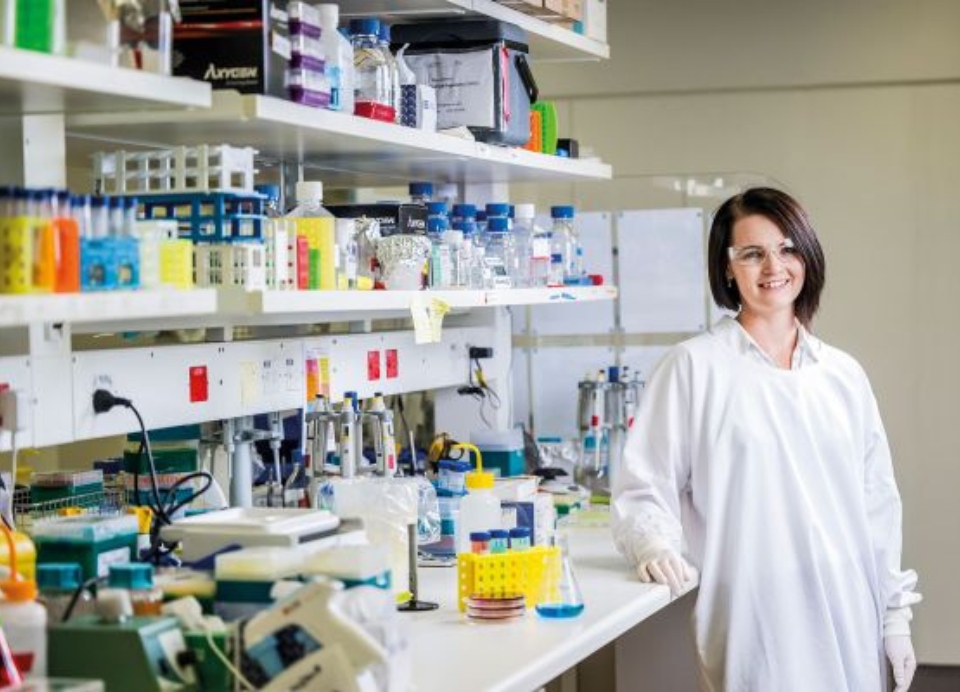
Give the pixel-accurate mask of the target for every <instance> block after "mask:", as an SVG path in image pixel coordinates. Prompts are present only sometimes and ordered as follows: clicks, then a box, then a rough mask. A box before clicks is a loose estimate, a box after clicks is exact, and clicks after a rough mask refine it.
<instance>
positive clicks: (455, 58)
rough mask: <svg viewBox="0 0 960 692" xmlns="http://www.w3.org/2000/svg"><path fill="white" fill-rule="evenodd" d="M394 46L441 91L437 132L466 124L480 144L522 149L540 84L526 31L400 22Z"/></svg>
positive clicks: (485, 23)
mask: <svg viewBox="0 0 960 692" xmlns="http://www.w3.org/2000/svg"><path fill="white" fill-rule="evenodd" d="M392 31H393V33H392V46H391V47H392V48H393V49H394V50H399V48H401V47H402V46H403V45H405V44H410V46H409V48H407V50H406V51H405V52H404V58H405V60H406V63H407V65H408V66H409V67H410V69H411V70H413V72H414V73H415V74H416V76H417V81H418V82H420V83H423V84H429V85H430V86H432V87H433V88H434V89H436V90H437V129H447V128H452V127H460V126H466V127H467V128H469V130H470V132H472V133H473V136H474V137H475V138H476V139H477V140H479V141H481V142H489V143H492V144H513V145H518V146H519V145H524V144H526V143H527V141H528V140H529V139H530V104H531V103H533V102H535V101H536V99H537V86H536V82H535V81H534V79H533V74H532V73H531V72H530V66H529V63H528V62H527V54H528V52H529V50H528V47H527V36H526V32H525V31H524V30H523V29H521V28H520V27H518V26H516V25H514V24H509V23H508V22H498V21H493V20H480V21H462V22H461V21H457V22H427V23H421V24H396V25H394V26H393V29H392Z"/></svg>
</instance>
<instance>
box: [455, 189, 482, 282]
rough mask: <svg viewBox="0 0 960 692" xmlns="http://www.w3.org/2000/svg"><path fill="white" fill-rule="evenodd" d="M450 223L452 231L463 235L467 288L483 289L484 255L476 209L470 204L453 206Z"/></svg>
mask: <svg viewBox="0 0 960 692" xmlns="http://www.w3.org/2000/svg"><path fill="white" fill-rule="evenodd" d="M451 221H452V224H453V228H454V230H457V231H460V232H461V233H463V242H464V247H463V252H464V255H466V257H467V267H466V268H465V269H464V271H465V272H466V273H467V275H468V277H469V279H468V281H467V286H468V288H472V289H480V288H483V287H484V285H485V282H484V273H485V267H484V262H483V255H484V253H483V244H482V241H481V240H479V238H480V234H479V229H478V228H477V208H476V207H475V206H474V205H472V204H455V205H453V216H452V218H451Z"/></svg>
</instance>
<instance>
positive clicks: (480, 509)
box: [456, 471, 501, 554]
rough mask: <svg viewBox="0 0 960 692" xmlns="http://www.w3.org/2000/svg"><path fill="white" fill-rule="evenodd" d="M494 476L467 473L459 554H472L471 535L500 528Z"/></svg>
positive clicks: (459, 535) (462, 501)
mask: <svg viewBox="0 0 960 692" xmlns="http://www.w3.org/2000/svg"><path fill="white" fill-rule="evenodd" d="M493 482H494V478H493V474H492V473H490V472H489V471H471V472H469V473H467V478H466V486H467V494H466V495H464V496H463V497H462V498H461V499H460V516H459V524H458V525H457V534H456V536H457V538H456V546H457V553H458V554H459V553H469V552H470V534H471V533H472V532H474V531H489V530H490V529H499V528H500V522H501V518H500V512H501V509H500V500H499V499H498V498H497V496H496V495H494V494H493Z"/></svg>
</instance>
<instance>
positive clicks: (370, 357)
mask: <svg viewBox="0 0 960 692" xmlns="http://www.w3.org/2000/svg"><path fill="white" fill-rule="evenodd" d="M367 379H368V380H371V381H374V380H379V379H380V351H367Z"/></svg>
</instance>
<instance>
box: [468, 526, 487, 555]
mask: <svg viewBox="0 0 960 692" xmlns="http://www.w3.org/2000/svg"><path fill="white" fill-rule="evenodd" d="M470 552H471V553H473V554H474V555H487V554H489V553H490V532H489V531H471V532H470Z"/></svg>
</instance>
